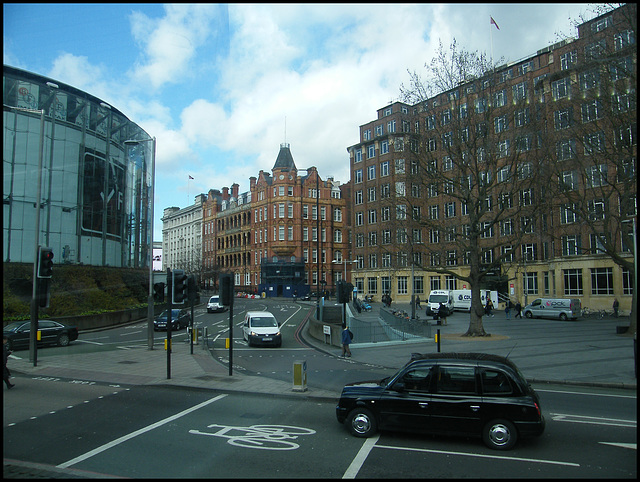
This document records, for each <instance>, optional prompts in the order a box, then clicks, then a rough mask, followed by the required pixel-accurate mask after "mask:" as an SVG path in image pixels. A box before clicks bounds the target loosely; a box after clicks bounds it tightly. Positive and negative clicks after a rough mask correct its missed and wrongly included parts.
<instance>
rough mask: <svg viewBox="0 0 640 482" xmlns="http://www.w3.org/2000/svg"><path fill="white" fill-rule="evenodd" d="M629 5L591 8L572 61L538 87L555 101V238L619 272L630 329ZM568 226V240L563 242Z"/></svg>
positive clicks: (632, 12)
mask: <svg viewBox="0 0 640 482" xmlns="http://www.w3.org/2000/svg"><path fill="white" fill-rule="evenodd" d="M636 7H637V6H636V5H635V4H628V5H625V6H623V7H621V8H619V9H615V10H611V7H610V6H607V7H603V6H599V7H598V10H597V12H598V13H599V14H600V16H599V17H598V18H597V20H596V22H594V23H593V25H594V26H593V27H592V28H591V29H590V30H589V31H588V33H589V35H590V36H589V38H588V39H587V40H586V41H585V43H584V44H583V45H581V48H579V49H578V48H577V47H571V45H570V46H569V50H568V52H567V53H568V54H572V55H570V56H569V57H568V58H570V59H572V64H571V65H569V66H568V67H569V68H568V69H567V70H566V71H564V72H562V74H563V75H557V76H555V77H553V78H552V79H550V81H549V83H548V85H547V86H546V90H547V91H549V95H550V96H551V97H553V99H554V101H555V107H554V112H553V113H552V114H553V127H552V128H550V129H549V132H548V139H549V141H551V143H553V144H554V145H555V149H556V158H557V159H558V162H557V163H555V172H554V173H553V178H554V179H557V182H554V183H551V187H553V188H554V190H553V192H552V193H551V194H552V196H551V197H553V198H554V199H556V200H557V202H558V203H560V226H559V228H560V229H557V230H554V231H555V234H556V237H557V239H559V240H560V244H561V245H562V246H563V250H564V251H566V250H567V249H572V252H571V253H569V254H572V255H578V254H579V255H583V256H592V257H593V258H594V259H597V258H602V257H609V258H611V259H612V260H613V262H614V263H615V264H617V265H618V266H620V267H621V268H622V269H623V270H624V272H625V273H626V275H627V282H628V283H629V284H630V285H632V287H631V289H633V298H632V309H631V316H630V329H629V330H628V333H629V334H631V335H632V334H633V333H634V332H635V331H636V327H637V315H636V314H637V294H636V286H635V285H634V282H631V277H632V276H633V273H634V254H635V253H634V251H635V250H636V249H637V243H636V242H635V240H634V232H633V230H634V226H635V225H636V223H637V221H636V216H637V182H638V179H637V170H636V156H637V113H636V89H637V66H636V58H637V56H636V44H635V38H636V29H637V10H636ZM600 29H601V30H600ZM594 31H595V33H594ZM572 49H574V50H572ZM563 83H566V85H567V88H566V89H565V88H564V86H563V85H562V84H563ZM576 99H579V100H578V101H576ZM576 226H577V227H578V235H577V237H575V236H574V237H573V238H572V239H575V245H574V246H570V247H567V246H566V244H567V243H566V239H567V236H571V235H575V233H576ZM563 254H567V253H563ZM636 281H637V280H636Z"/></svg>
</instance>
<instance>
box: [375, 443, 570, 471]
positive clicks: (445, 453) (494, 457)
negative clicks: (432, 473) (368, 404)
mask: <svg viewBox="0 0 640 482" xmlns="http://www.w3.org/2000/svg"><path fill="white" fill-rule="evenodd" d="M376 448H380V449H391V450H408V451H410V452H427V453H432V454H443V455H461V456H462V457H477V458H483V459H500V460H514V461H519V462H532V463H536V464H551V465H566V466H568V467H580V464H575V463H573V462H561V461H558V460H545V459H526V458H523V457H509V456H506V455H485V454H471V453H467V452H451V451H448V450H432V449H419V448H411V447H391V446H388V445H376Z"/></svg>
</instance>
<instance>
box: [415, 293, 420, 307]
mask: <svg viewBox="0 0 640 482" xmlns="http://www.w3.org/2000/svg"><path fill="white" fill-rule="evenodd" d="M416 308H418V309H420V297H419V296H416Z"/></svg>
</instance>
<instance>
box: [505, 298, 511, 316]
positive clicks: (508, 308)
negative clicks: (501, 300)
mask: <svg viewBox="0 0 640 482" xmlns="http://www.w3.org/2000/svg"><path fill="white" fill-rule="evenodd" d="M504 313H505V314H506V315H507V320H510V319H511V300H507V302H506V303H505V305H504Z"/></svg>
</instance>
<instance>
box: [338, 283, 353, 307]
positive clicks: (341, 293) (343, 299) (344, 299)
mask: <svg viewBox="0 0 640 482" xmlns="http://www.w3.org/2000/svg"><path fill="white" fill-rule="evenodd" d="M336 288H337V290H338V303H349V301H350V300H349V298H350V297H351V293H352V292H353V285H352V284H351V283H347V282H346V281H338V282H337V283H336Z"/></svg>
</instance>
